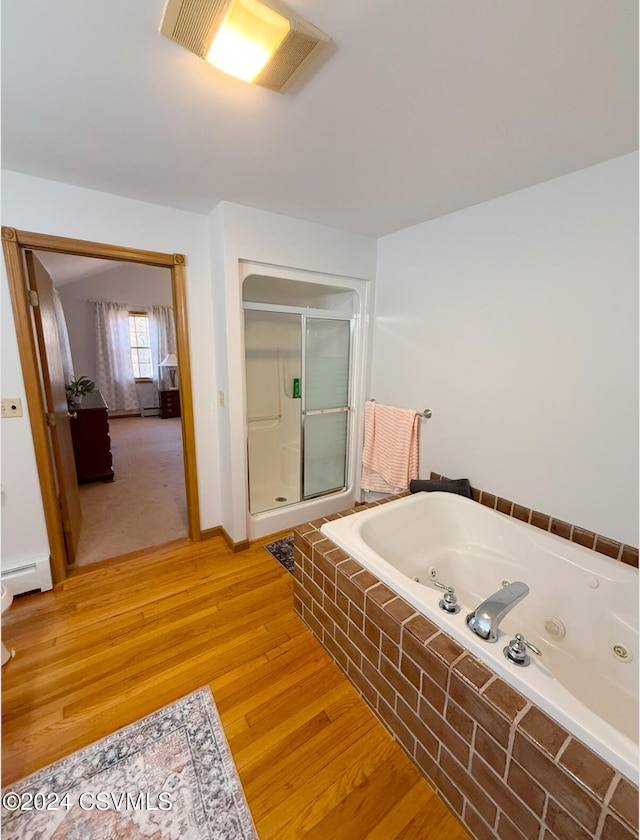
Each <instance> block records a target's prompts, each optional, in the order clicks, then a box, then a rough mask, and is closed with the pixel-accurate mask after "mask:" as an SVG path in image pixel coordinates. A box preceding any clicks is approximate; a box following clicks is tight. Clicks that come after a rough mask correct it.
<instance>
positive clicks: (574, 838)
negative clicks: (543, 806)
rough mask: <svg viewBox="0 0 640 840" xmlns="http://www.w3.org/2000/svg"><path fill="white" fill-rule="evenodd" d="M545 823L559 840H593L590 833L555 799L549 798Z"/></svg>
mask: <svg viewBox="0 0 640 840" xmlns="http://www.w3.org/2000/svg"><path fill="white" fill-rule="evenodd" d="M545 823H546V824H547V826H548V827H549V829H550V830H551V831H552V832H553V833H554V835H555V836H556V837H558V838H559V840H591V837H592V835H591V834H589V833H588V832H586V831H585V830H584V828H581V826H579V825H578V823H577V822H576V821H575V820H574V819H573V817H570V816H569V814H567V812H566V811H565V810H564V808H562V807H561V806H560V805H558V803H557V802H555V801H554V800H553V799H549V805H548V806H547V813H546V815H545Z"/></svg>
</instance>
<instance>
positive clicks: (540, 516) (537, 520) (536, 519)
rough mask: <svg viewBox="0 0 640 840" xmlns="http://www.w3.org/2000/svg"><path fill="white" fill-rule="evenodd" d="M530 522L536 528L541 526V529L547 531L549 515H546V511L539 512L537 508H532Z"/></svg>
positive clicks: (549, 520)
mask: <svg viewBox="0 0 640 840" xmlns="http://www.w3.org/2000/svg"><path fill="white" fill-rule="evenodd" d="M531 524H532V525H535V527H536V528H541V529H542V530H543V531H548V530H549V525H551V517H550V516H547V514H546V513H540V512H539V511H537V510H532V511H531Z"/></svg>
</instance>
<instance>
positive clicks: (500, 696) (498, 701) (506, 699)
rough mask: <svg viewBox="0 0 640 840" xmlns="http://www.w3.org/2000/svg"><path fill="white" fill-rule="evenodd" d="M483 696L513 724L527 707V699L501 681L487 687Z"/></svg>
mask: <svg viewBox="0 0 640 840" xmlns="http://www.w3.org/2000/svg"><path fill="white" fill-rule="evenodd" d="M482 696H483V697H484V698H485V700H488V701H489V703H491V705H492V706H494V707H495V708H496V709H497V710H498V711H499V712H501V713H502V714H503V715H504V717H505V718H506V719H507V720H508V721H509V722H511V723H513V721H514V720H515V719H516V717H517V715H518V713H519V712H521V711H522V709H524V707H525V706H526V705H527V701H526V700H525V698H524V697H523V696H522V695H521V694H519V693H518V692H517V691H516V690H515V689H513V688H511V686H510V685H508V684H507V683H506V682H504V680H501V679H496V680H494V681H493V682H492V683H490V684H489V685H487V687H486V688H485V689H483V691H482Z"/></svg>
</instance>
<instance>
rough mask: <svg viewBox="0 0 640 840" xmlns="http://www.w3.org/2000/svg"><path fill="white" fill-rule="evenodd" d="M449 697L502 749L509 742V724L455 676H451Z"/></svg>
mask: <svg viewBox="0 0 640 840" xmlns="http://www.w3.org/2000/svg"><path fill="white" fill-rule="evenodd" d="M449 690H450V694H451V697H452V698H453V699H454V700H455V701H456V703H458V705H459V706H461V708H462V709H463V710H464V711H465V712H466V713H467V714H468V715H469V716H470V717H472V718H473V719H474V720H475V721H476V722H477V723H479V724H480V726H482V728H483V729H485V730H486V731H487V732H488V733H489V734H490V735H492V736H493V737H494V738H495V739H496V741H497V742H498V743H499V744H501V745H502V746H503V747H506V746H507V744H508V742H509V724H508V722H507V721H506V720H505V719H504V717H502V715H501V714H499V713H498V712H497V711H496V710H495V709H494V708H493V707H492V706H490V705H489V704H488V703H487V702H486V701H485V700H484V699H483V698H482V697H481V696H480V695H479V694H478V693H477V692H476V691H475V690H474V689H472V688H470V687H469V686H468V685H467V683H466V682H464V680H462V678H461V677H459V676H458V675H457V674H452V675H451V683H450V689H449Z"/></svg>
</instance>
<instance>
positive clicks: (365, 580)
mask: <svg viewBox="0 0 640 840" xmlns="http://www.w3.org/2000/svg"><path fill="white" fill-rule="evenodd" d="M340 568H342V566H341V567H340ZM351 580H352V581H353V582H354V583H355V584H356V586H359V587H360V589H362V591H363V592H366V590H367V589H370V588H371V587H372V586H375V585H376V584H377V583H378V578H377V577H374V576H373V575H372V574H371V572H368V571H367V570H366V569H364V570H363V571H361V572H358V574H357V575H353V576H352V578H351Z"/></svg>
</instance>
